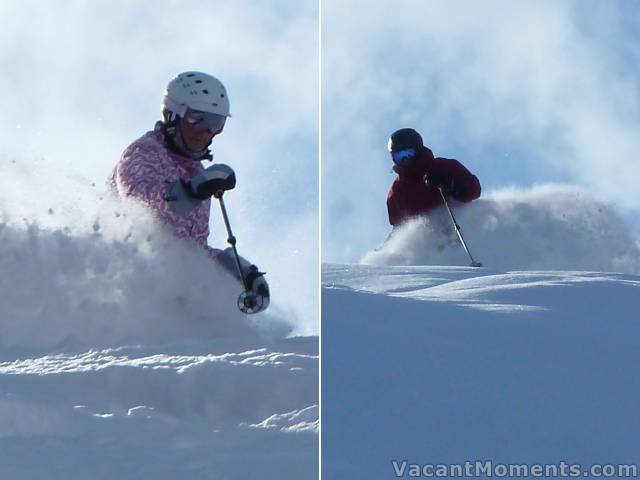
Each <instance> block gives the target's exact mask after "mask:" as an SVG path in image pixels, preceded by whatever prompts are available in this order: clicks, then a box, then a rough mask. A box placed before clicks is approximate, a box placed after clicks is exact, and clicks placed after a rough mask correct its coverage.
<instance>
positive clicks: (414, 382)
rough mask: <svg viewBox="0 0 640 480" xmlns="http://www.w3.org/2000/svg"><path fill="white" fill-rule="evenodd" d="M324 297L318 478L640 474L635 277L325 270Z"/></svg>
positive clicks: (639, 325) (638, 283) (639, 281)
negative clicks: (489, 469) (594, 471)
mask: <svg viewBox="0 0 640 480" xmlns="http://www.w3.org/2000/svg"><path fill="white" fill-rule="evenodd" d="M412 253H413V252H409V254H412ZM322 283H323V288H322V313H323V315H322V332H321V334H322V338H323V344H322V345H323V347H322V358H323V369H322V407H323V415H322V417H323V422H322V428H323V436H322V445H321V447H322V472H323V476H325V477H326V478H332V479H347V478H367V479H383V478H384V479H388V478H395V471H394V468H393V464H392V461H393V460H397V461H398V462H402V461H403V460H406V461H407V462H408V464H418V465H425V464H447V463H456V464H464V462H465V461H467V460H468V461H471V462H473V461H475V460H492V461H493V462H494V463H530V464H531V463H537V464H556V463H559V462H560V461H562V460H564V461H566V462H569V463H570V464H582V466H583V467H588V466H589V465H591V464H594V463H600V464H606V463H635V464H640V453H639V451H638V448H637V445H638V440H639V439H638V431H640V413H639V412H640V410H639V409H638V406H637V401H636V400H637V397H638V395H639V394H640V379H639V378H638V375H636V373H635V368H636V366H637V364H638V362H639V361H640V350H639V349H638V341H639V339H640V320H638V318H640V317H638V313H637V310H638V306H639V305H640V302H639V299H640V277H639V276H636V275H630V274H620V273H597V272H587V271H559V270H553V271H552V270H549V271H534V270H531V271H507V270H502V269H496V268H482V269H474V268H470V267H439V266H371V265H369V266H367V265H333V264H325V265H324V266H323V282H322ZM402 478H409V477H408V470H405V471H404V473H403V476H402Z"/></svg>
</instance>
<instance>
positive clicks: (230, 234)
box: [213, 191, 249, 292]
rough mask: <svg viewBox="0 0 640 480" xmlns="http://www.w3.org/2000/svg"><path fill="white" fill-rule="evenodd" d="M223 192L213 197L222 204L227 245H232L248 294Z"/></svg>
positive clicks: (239, 272)
mask: <svg viewBox="0 0 640 480" xmlns="http://www.w3.org/2000/svg"><path fill="white" fill-rule="evenodd" d="M222 194H223V192H222V191H218V192H216V193H215V194H214V195H213V196H214V197H216V198H217V199H218V201H219V202H220V210H222V218H223V219H224V225H225V227H226V228H227V235H228V237H227V243H228V244H229V245H231V249H232V250H233V256H234V257H235V259H236V266H237V267H238V274H239V275H240V279H241V280H242V285H243V286H244V290H245V291H246V292H248V291H249V287H248V285H247V280H246V279H245V278H244V275H243V274H242V265H241V264H240V256H239V255H238V250H237V249H236V237H235V236H234V235H233V232H232V231H231V224H230V223H229V215H227V209H226V207H225V206H224V200H223V199H222Z"/></svg>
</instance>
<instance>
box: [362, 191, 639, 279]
mask: <svg viewBox="0 0 640 480" xmlns="http://www.w3.org/2000/svg"><path fill="white" fill-rule="evenodd" d="M451 205H452V208H453V209H454V214H455V215H456V219H457V220H458V223H459V224H460V227H461V230H462V233H463V235H464V238H465V240H466V242H467V244H468V246H469V248H470V250H471V253H472V254H473V255H474V257H475V258H476V260H478V261H481V262H483V264H484V265H485V266H487V267H491V268H497V269H506V270H531V269H552V270H597V271H611V272H624V273H639V272H640V245H639V244H638V240H637V239H636V238H634V236H633V234H632V233H631V230H630V228H629V227H628V226H627V225H626V224H625V222H624V221H623V220H622V219H621V218H620V217H619V216H618V215H617V214H616V213H615V212H614V211H613V210H612V208H611V207H609V206H607V205H606V204H604V203H601V202H599V201H597V200H595V199H594V198H593V197H591V196H590V195H589V194H587V193H586V192H585V191H583V190H581V189H579V188H577V187H572V186H566V185H541V186H537V187H534V188H532V189H529V190H520V189H516V188H509V189H504V190H499V191H496V192H493V193H491V194H489V195H487V196H486V197H485V198H482V199H480V200H477V201H475V202H473V203H471V204H467V205H460V204H456V203H454V202H452V204H451ZM361 263H364V264H372V265H468V264H469V259H468V257H467V256H466V254H465V252H464V250H463V249H462V247H461V246H460V244H459V242H458V240H457V238H456V236H455V231H454V230H453V227H452V223H451V220H450V218H449V216H448V214H447V212H446V210H445V209H444V207H443V208H442V209H438V210H437V211H436V212H434V213H433V214H432V215H429V217H428V218H418V219H415V220H411V221H409V222H407V223H406V224H405V225H403V226H402V227H400V228H399V229H397V230H396V231H394V232H393V234H392V235H391V236H390V237H389V238H388V239H387V241H386V242H385V243H384V245H383V246H382V247H380V248H379V249H378V250H376V251H373V252H369V253H367V254H366V255H365V256H364V258H363V259H362V261H361Z"/></svg>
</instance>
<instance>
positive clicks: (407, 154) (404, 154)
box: [391, 148, 418, 166]
mask: <svg viewBox="0 0 640 480" xmlns="http://www.w3.org/2000/svg"><path fill="white" fill-rule="evenodd" d="M417 153H418V152H417V151H416V149H415V148H405V149H404V150H398V151H396V152H391V158H392V159H393V163H395V164H396V165H400V166H405V165H408V164H410V163H411V162H413V160H414V159H415V158H416V155H417Z"/></svg>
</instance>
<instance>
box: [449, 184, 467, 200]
mask: <svg viewBox="0 0 640 480" xmlns="http://www.w3.org/2000/svg"><path fill="white" fill-rule="evenodd" d="M449 194H450V195H451V196H452V197H453V198H456V199H461V198H464V196H465V195H466V194H467V187H466V185H465V184H464V182H461V181H460V180H453V181H452V182H451V188H450V190H449Z"/></svg>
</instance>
